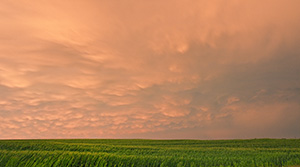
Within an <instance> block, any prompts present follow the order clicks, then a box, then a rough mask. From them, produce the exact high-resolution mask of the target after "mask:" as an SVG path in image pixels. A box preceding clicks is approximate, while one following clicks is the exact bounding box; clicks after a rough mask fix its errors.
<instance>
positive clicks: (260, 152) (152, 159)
mask: <svg viewBox="0 0 300 167" xmlns="http://www.w3.org/2000/svg"><path fill="white" fill-rule="evenodd" d="M297 165H300V139H252V140H138V139H134V140H131V139H130V140H129V139H122V140H121V139H120V140H119V139H118V140H111V139H68V140H67V139H60V140H0V166H1V167H5V166H7V167H14V166H22V167H23V166H25V167H26V166H28V167H29V166H30V167H31V166H45V167H50V166H52V167H62V166H100V167H102V166H137V167H140V166H157V167H158V166H160V167H162V166H178V167H180V166H191V167H193V166H297Z"/></svg>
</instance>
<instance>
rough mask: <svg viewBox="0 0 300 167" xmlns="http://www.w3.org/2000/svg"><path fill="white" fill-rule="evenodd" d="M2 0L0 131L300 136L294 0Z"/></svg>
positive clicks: (12, 134) (11, 134)
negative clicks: (145, 0)
mask: <svg viewBox="0 0 300 167" xmlns="http://www.w3.org/2000/svg"><path fill="white" fill-rule="evenodd" d="M0 4H1V5H0V23H1V24H0V25H1V26H0V44H1V45H0V120H1V121H0V138H199V139H219V138H254V137H256V138H258V137H280V138H281V137H289V138H291V137H300V133H299V129H300V125H299V123H298V122H299V119H300V77H299V73H300V63H299V62H300V56H299V55H300V49H299V47H298V43H299V42H300V34H299V33H298V30H299V28H300V24H299V21H298V20H299V19H298V16H299V15H300V12H299V10H298V6H299V5H300V2H299V1H297V0H290V1H282V0H275V1H270V0H264V1H247V2H246V1H243V2H241V1H235V0H231V1H226V2H225V1H221V0H213V1H209V2H208V1H194V0H188V1H185V2H182V1H163V2H162V1H149V2H138V1H126V2H113V1H101V2H97V1H92V0H88V1H79V0H75V1H72V3H70V2H63V1H56V0H55V1H51V2H46V1H40V2H33V1H32V2H31V1H25V0H21V1H18V2H14V1H11V0H4V1H1V2H0Z"/></svg>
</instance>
